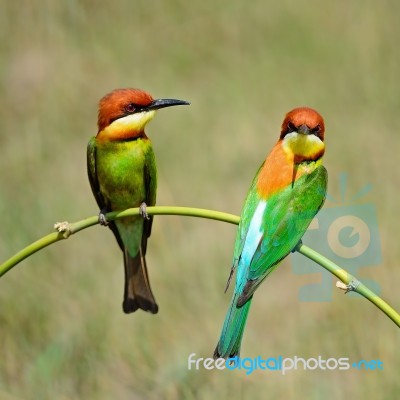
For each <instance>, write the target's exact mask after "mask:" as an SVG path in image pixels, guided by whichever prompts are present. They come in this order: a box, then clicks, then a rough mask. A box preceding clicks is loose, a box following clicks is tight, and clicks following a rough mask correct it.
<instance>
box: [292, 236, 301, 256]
mask: <svg viewBox="0 0 400 400" xmlns="http://www.w3.org/2000/svg"><path fill="white" fill-rule="evenodd" d="M302 244H303V241H302V240H301V239H300V240H299V242H298V243H297V244H296V246H294V248H293V250H292V253H294V252H295V251H297V250H298V249H299V247H300V246H301V245H302Z"/></svg>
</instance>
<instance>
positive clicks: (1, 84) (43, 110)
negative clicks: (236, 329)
mask: <svg viewBox="0 0 400 400" xmlns="http://www.w3.org/2000/svg"><path fill="white" fill-rule="evenodd" d="M399 13H400V3H399V2H398V1H394V0H393V1H389V0H386V1H379V2H378V1H373V0H367V1H360V0H355V1H351V2H348V1H344V0H338V1H335V2H327V1H325V2H320V1H317V0H310V1H307V2H306V1H294V0H292V1H289V0H282V1H279V2H275V1H261V0H254V1H251V2H249V1H247V2H245V1H239V0H232V1H225V2H211V1H208V2H206V1H200V0H192V1H184V0H170V1H144V0H135V1H134V0H121V1H116V2H97V1H93V0H84V1H76V0H75V1H74V0H70V1H59V2H56V1H50V0H47V1H44V0H43V1H37V2H33V1H28V0H21V1H18V2H16V1H11V0H5V1H4V0H3V2H2V4H1V12H0V34H1V41H0V61H1V62H0V123H1V130H0V146H1V157H0V171H1V173H0V215H1V234H0V261H3V260H5V259H7V258H8V257H10V256H11V255H13V254H14V253H15V252H17V251H18V250H20V249H21V248H22V247H24V246H26V245H27V244H29V243H31V242H32V241H34V240H36V239H37V238H39V237H41V236H43V235H45V234H47V233H48V232H50V231H51V230H52V226H53V224H54V223H55V222H56V221H60V220H68V221H77V220H80V219H83V218H85V217H87V216H91V215H94V214H97V212H98V209H97V206H96V204H95V201H94V199H93V197H92V194H91V191H90V187H89V184H88V181H87V177H86V144H87V142H88V140H89V138H90V137H91V136H92V135H94V134H95V133H96V120H97V102H98V100H99V99H100V97H102V96H103V95H104V94H105V93H107V92H108V91H110V90H112V89H114V88H119V87H139V88H143V89H146V90H148V91H149V92H150V93H151V94H152V95H153V96H154V97H175V98H181V99H185V100H189V101H191V102H192V105H191V106H190V107H187V108H184V107H179V108H174V109H169V110H162V111H160V112H159V113H158V115H157V116H156V118H155V120H154V121H153V122H151V124H150V125H149V126H148V128H147V134H148V135H149V136H150V137H151V138H152V140H153V143H154V148H155V152H156V156H157V161H158V168H159V190H158V204H159V205H181V206H194V207H205V208H211V209H218V210H221V211H227V212H232V213H235V214H239V213H240V209H241V205H242V202H243V200H244V197H245V195H246V192H247V189H248V187H249V184H250V181H251V179H252V178H253V176H254V174H255V171H256V170H257V168H258V166H259V165H260V163H261V162H262V160H263V159H264V157H265V155H266V154H267V153H268V151H269V150H270V148H271V147H272V146H273V144H274V143H275V141H276V140H277V137H278V133H279V128H280V123H281V121H282V119H283V116H284V114H285V113H286V112H287V111H289V110H290V109H291V108H294V107H296V106H300V105H308V106H311V107H315V108H316V109H318V110H319V111H320V112H321V114H322V115H323V116H324V117H325V123H326V127H327V133H326V141H327V153H326V156H325V165H326V167H327V169H328V171H329V175H330V182H329V192H330V194H331V195H332V196H335V197H337V198H340V190H339V178H338V177H339V174H340V173H341V172H347V173H348V174H349V175H348V180H349V182H348V183H349V187H348V192H349V193H352V194H354V193H356V192H357V191H358V190H359V189H360V188H361V187H363V186H364V185H365V184H367V183H370V184H372V185H373V190H372V191H371V192H370V193H369V194H367V195H366V196H365V198H364V199H363V201H365V202H368V203H371V202H372V203H373V204H375V206H376V209H377V214H378V219H379V228H380V237H381V242H382V253H383V259H382V263H381V265H379V266H376V267H375V268H365V269H361V270H360V273H359V278H360V279H363V278H366V279H373V280H376V281H377V282H379V285H380V287H381V289H382V296H383V297H384V298H385V299H387V300H388V301H389V302H390V303H391V304H392V305H393V306H394V307H395V308H397V309H399V308H400V292H399V290H398V287H399V285H400V279H399V274H398V272H397V271H398V266H399V265H398V264H399V259H400V246H399V245H398V242H399V239H400V235H399V227H398V217H397V215H398V204H399V200H398V194H399V191H398V185H399V180H400V170H399V166H398V155H399V150H400V136H399V132H400V118H399V111H400V95H399V93H400V90H399V89H400V83H399V68H400V46H399V40H400V24H399ZM329 206H332V204H329V202H328V203H327V204H326V207H329ZM235 230H236V228H235V227H234V226H232V225H228V224H223V223H220V222H213V221H207V220H198V219H193V218H182V217H172V216H167V217H156V219H155V224H154V228H153V234H152V237H151V240H150V242H149V248H148V265H149V269H150V276H151V281H152V286H153V290H154V292H155V295H156V298H157V300H158V303H159V305H160V312H159V314H158V315H157V316H153V315H147V314H145V313H142V312H138V313H136V314H134V315H129V316H127V315H124V314H123V313H122V309H121V302H122V291H123V267H122V255H121V253H120V251H119V249H118V246H117V244H116V242H115V240H114V237H113V235H112V233H111V232H110V231H109V230H108V229H104V228H100V227H94V228H91V229H88V230H86V231H83V232H81V233H79V234H78V235H76V236H74V237H72V238H71V239H70V240H68V241H64V242H61V243H57V244H55V245H53V246H51V247H49V248H47V249H45V250H44V251H42V252H40V253H37V254H35V255H34V256H32V257H31V258H29V259H27V260H25V261H24V262H23V263H22V264H21V265H19V266H18V267H16V268H15V269H14V270H12V271H11V272H10V273H8V274H7V275H5V276H4V277H3V278H1V280H0V399H3V398H4V399H110V398H115V399H141V398H149V399H158V398H165V399H180V398H185V399H209V398H227V397H228V396H230V397H232V398H244V397H248V398H253V399H259V398H260V399H261V398H263V399H265V398H307V399H320V398H329V399H330V398H332V399H333V398H335V399H336V398H344V397H345V396H346V397H350V396H352V397H353V398H361V397H362V398H365V399H394V398H396V397H397V396H398V393H399V390H400V382H399V380H398V369H399V367H400V361H399V357H400V351H399V346H398V339H399V337H398V330H397V328H396V327H395V325H394V324H393V323H392V322H391V321H390V320H389V319H388V318H387V317H385V316H384V315H383V314H382V313H381V312H380V311H379V310H378V309H376V308H375V307H374V306H372V305H371V304H369V303H368V302H367V301H366V300H364V299H353V298H349V297H348V296H344V295H343V294H342V293H337V292H336V290H335V292H334V298H333V301H332V302H328V303H321V302H320V303H306V302H300V301H299V300H298V290H299V288H300V287H302V286H304V285H305V284H308V283H312V282H318V279H320V274H318V273H316V274H312V275H304V276H302V275H296V274H293V272H292V270H291V264H290V262H288V261H286V262H284V263H283V264H282V266H281V267H280V268H279V269H278V270H277V271H276V272H274V274H272V275H271V276H270V278H269V279H268V280H267V281H266V282H265V283H264V284H263V285H262V287H261V288H260V290H259V291H258V292H257V295H256V296H255V301H254V302H253V306H252V311H251V313H250V318H249V320H248V325H247V329H246V332H245V336H244V341H243V346H242V356H249V357H256V356H258V355H261V356H263V357H265V358H267V357H278V356H279V355H283V356H284V357H293V356H295V355H297V356H299V357H304V358H309V357H316V356H318V355H321V356H322V357H325V358H330V357H336V358H339V357H349V358H350V359H351V360H358V359H366V360H370V359H380V360H381V361H383V363H384V370H383V371H354V370H351V371H317V370H316V371H302V370H299V371H292V372H290V373H288V374H286V375H285V376H282V375H281V374H280V373H279V372H266V371H257V372H253V373H252V374H250V375H245V373H244V371H235V372H230V371H215V370H214V371H206V370H200V371H194V370H191V371H188V368H187V357H188V355H189V354H190V353H196V354H197V356H199V357H208V356H210V355H212V352H213V350H214V347H215V344H216V342H217V339H218V337H219V333H220V329H221V326H222V322H223V318H224V315H225V312H226V309H227V307H228V303H229V300H230V293H229V294H227V295H224V293H223V289H224V286H225V282H226V279H227V276H228V274H229V269H230V262H231V257H232V250H233V243H234V237H235ZM316 271H319V270H318V269H316ZM334 282H335V280H334V279H332V286H333V285H334Z"/></svg>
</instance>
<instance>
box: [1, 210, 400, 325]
mask: <svg viewBox="0 0 400 400" xmlns="http://www.w3.org/2000/svg"><path fill="white" fill-rule="evenodd" d="M146 211H147V213H148V214H150V215H183V216H188V217H198V218H207V219H213V220H217V221H222V222H227V223H230V224H236V225H237V224H238V223H239V217H238V216H237V215H233V214H227V213H223V212H220V211H213V210H207V209H200V208H192V207H147V209H146ZM133 215H139V208H129V209H127V210H124V211H114V212H110V213H107V214H106V217H107V220H109V221H112V220H115V219H118V218H123V217H128V216H133ZM96 224H98V217H97V216H95V217H90V218H86V219H84V220H82V221H78V222H75V223H72V224H69V223H67V222H65V223H61V226H59V227H58V230H59V232H53V233H50V234H48V235H46V236H44V237H43V238H41V239H39V240H37V241H36V242H34V243H32V244H30V245H29V246H27V247H25V248H24V249H22V250H21V251H19V252H18V253H17V254H15V255H14V256H12V257H11V258H9V259H8V260H7V261H5V262H4V263H3V264H1V265H0V276H2V275H4V274H5V273H6V272H8V271H9V270H10V269H12V268H13V267H14V266H16V265H17V264H18V263H20V262H21V261H22V260H24V259H25V258H27V257H29V256H31V255H32V254H34V253H36V252H37V251H39V250H41V249H43V248H45V247H47V246H49V245H50V244H52V243H54V242H57V241H59V240H63V239H67V238H68V237H69V236H70V235H73V234H74V233H77V232H79V231H81V230H83V229H86V228H89V227H90V226H93V225H96ZM56 225H57V224H56ZM296 251H298V252H299V253H301V254H303V255H304V256H306V257H308V258H310V259H311V260H313V261H315V262H316V263H318V264H319V265H321V266H322V267H323V268H325V269H327V270H328V271H329V272H331V273H332V274H333V275H335V276H336V277H337V278H338V279H340V280H341V281H342V282H343V283H345V284H346V285H348V290H354V291H355V292H357V293H359V294H361V295H362V296H364V297H365V298H366V299H368V300H369V301H370V302H371V303H373V304H375V305H376V306H377V307H378V308H379V309H380V310H381V311H383V312H384V313H385V314H386V315H387V316H388V317H389V318H390V319H391V320H392V321H393V322H394V323H395V324H396V325H397V326H399V327H400V315H399V314H398V313H397V312H396V311H395V310H394V309H393V308H392V307H390V306H389V304H387V303H386V302H385V301H384V300H382V299H381V298H380V297H379V296H377V295H376V294H375V293H373V292H372V291H371V290H370V289H368V288H367V287H366V286H365V285H364V284H362V283H361V282H360V281H358V280H357V279H356V278H355V277H354V276H352V275H351V274H349V273H348V272H347V271H345V270H344V269H342V268H340V267H339V266H338V265H336V264H335V263H334V262H332V261H331V260H329V259H327V258H326V257H324V256H322V255H321V254H319V253H318V252H316V251H315V250H313V249H311V248H310V247H308V246H306V245H304V244H302V243H299V245H298V246H297V247H296Z"/></svg>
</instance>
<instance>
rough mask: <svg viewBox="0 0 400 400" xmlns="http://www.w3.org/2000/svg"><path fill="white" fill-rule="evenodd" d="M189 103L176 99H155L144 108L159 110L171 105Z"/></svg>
mask: <svg viewBox="0 0 400 400" xmlns="http://www.w3.org/2000/svg"><path fill="white" fill-rule="evenodd" d="M189 104H190V103H189V102H188V101H185V100H176V99H157V100H153V101H152V102H151V103H150V105H149V106H147V107H146V110H159V109H160V108H165V107H172V106H184V105H189Z"/></svg>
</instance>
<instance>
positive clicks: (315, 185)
mask: <svg viewBox="0 0 400 400" xmlns="http://www.w3.org/2000/svg"><path fill="white" fill-rule="evenodd" d="M324 131H325V126H324V120H323V118H322V117H321V115H320V114H319V113H318V112H317V111H315V110H313V109H311V108H307V107H300V108H295V109H294V110H292V111H290V112H289V113H288V114H286V117H285V119H284V120H283V123H282V129H281V134H280V137H279V140H278V142H277V143H276V145H275V146H274V148H273V149H272V151H271V153H270V154H269V155H268V156H267V158H266V160H265V161H264V163H263V164H262V165H261V167H260V168H259V170H258V172H257V174H256V176H255V178H254V179H253V182H252V184H251V187H250V190H249V192H248V194H247V197H246V200H245V203H244V206H243V210H242V214H241V218H240V223H239V227H238V231H237V235H236V242H235V248H234V255H233V264H232V269H231V274H230V276H229V279H228V283H227V286H226V289H225V291H226V290H227V289H228V286H229V282H230V280H231V278H232V274H233V272H234V271H235V269H237V272H236V284H235V289H234V294H233V298H232V301H231V304H230V308H229V310H228V313H227V314H226V317H225V322H224V325H223V328H222V333H221V336H220V339H219V342H218V344H217V347H216V349H215V351H214V358H219V357H222V358H230V357H234V356H236V355H239V352H240V344H241V341H242V336H243V331H244V327H245V324H246V319H247V315H248V312H249V309H250V304H251V301H252V298H253V295H254V292H255V290H256V289H257V288H258V287H259V286H260V284H261V282H262V281H263V280H264V279H265V278H266V277H267V276H268V275H269V274H270V273H271V272H272V271H273V270H274V269H275V268H276V267H277V266H278V264H279V262H280V261H282V260H283V259H284V258H285V257H286V256H287V255H288V254H289V253H290V252H291V251H293V250H294V248H295V247H296V245H297V244H298V243H299V242H300V240H301V237H302V236H303V234H304V233H305V231H306V230H307V227H308V226H309V224H310V222H311V220H312V219H313V218H314V216H315V215H316V214H317V212H318V210H319V209H320V208H321V207H322V205H323V203H324V201H325V196H326V187H327V178H328V175H327V172H326V169H325V168H324V167H323V165H322V156H323V154H324V150H325V145H324Z"/></svg>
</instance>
